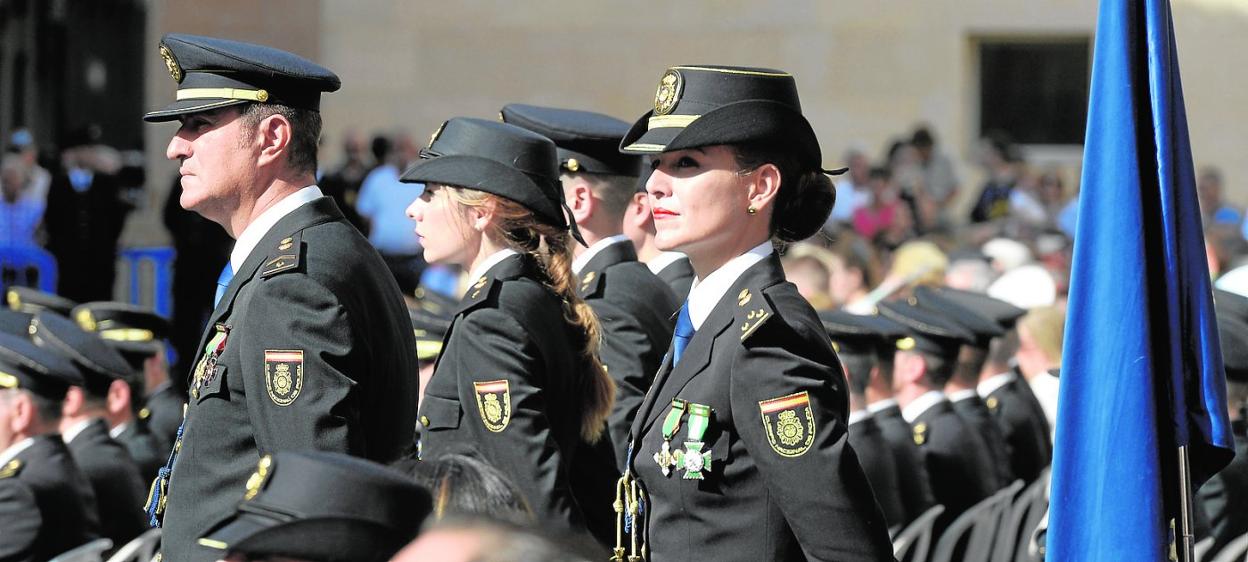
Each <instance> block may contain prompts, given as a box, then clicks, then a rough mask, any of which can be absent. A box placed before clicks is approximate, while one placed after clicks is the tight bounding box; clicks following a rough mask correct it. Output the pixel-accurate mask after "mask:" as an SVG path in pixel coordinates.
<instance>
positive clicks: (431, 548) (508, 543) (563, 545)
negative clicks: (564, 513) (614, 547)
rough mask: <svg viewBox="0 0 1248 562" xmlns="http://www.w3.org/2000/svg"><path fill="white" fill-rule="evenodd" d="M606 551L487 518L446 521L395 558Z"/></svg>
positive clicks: (491, 558)
mask: <svg viewBox="0 0 1248 562" xmlns="http://www.w3.org/2000/svg"><path fill="white" fill-rule="evenodd" d="M605 559H606V553H601V552H597V551H596V550H595V549H594V548H592V547H590V546H589V545H588V544H583V543H579V542H575V541H571V540H561V539H559V538H556V537H551V536H547V535H545V534H544V533H543V532H542V531H541V530H538V529H533V528H528V527H520V526H516V525H510V524H506V523H499V522H494V521H486V520H480V519H478V520H473V519H466V520H457V521H443V522H439V523H437V524H435V525H433V526H432V527H431V528H430V529H428V530H426V531H425V532H424V533H422V534H421V536H420V538H418V539H416V540H415V541H414V542H412V544H410V545H408V546H407V547H406V548H404V549H403V550H401V551H399V553H398V554H397V555H395V557H394V559H393V561H394V562H589V561H590V560H605Z"/></svg>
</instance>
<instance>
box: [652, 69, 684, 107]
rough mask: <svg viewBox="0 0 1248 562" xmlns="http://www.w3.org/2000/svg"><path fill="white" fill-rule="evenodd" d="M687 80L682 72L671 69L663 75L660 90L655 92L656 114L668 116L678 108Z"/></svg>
mask: <svg viewBox="0 0 1248 562" xmlns="http://www.w3.org/2000/svg"><path fill="white" fill-rule="evenodd" d="M684 85H685V79H684V78H683V77H682V76H681V75H680V71H678V70H676V69H674V68H669V69H667V72H665V73H663V77H662V78H660V79H659V88H658V90H656V91H655V92H654V114H655V115H667V114H668V113H671V112H672V109H674V108H675V107H676V102H678V101H680V93H681V89H683V88H684Z"/></svg>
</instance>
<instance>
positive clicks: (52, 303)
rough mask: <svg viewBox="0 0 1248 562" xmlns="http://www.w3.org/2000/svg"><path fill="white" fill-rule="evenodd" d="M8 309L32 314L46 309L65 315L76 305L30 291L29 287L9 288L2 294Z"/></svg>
mask: <svg viewBox="0 0 1248 562" xmlns="http://www.w3.org/2000/svg"><path fill="white" fill-rule="evenodd" d="M4 298H5V302H6V304H8V305H9V309H11V310H16V311H18V312H26V313H30V314H34V313H36V312H39V311H40V310H44V309H48V310H51V311H53V312H56V313H57V314H62V315H67V314H69V311H70V310H72V309H73V308H74V307H75V306H78V303H76V302H74V301H71V300H69V299H67V298H65V297H62V296H59V295H54V294H52V293H47V292H44V291H40V290H39V289H32V288H30V287H9V289H8V290H7V291H5V294H4Z"/></svg>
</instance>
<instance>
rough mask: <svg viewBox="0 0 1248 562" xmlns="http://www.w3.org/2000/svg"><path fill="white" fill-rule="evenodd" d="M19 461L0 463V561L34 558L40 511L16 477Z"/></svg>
mask: <svg viewBox="0 0 1248 562" xmlns="http://www.w3.org/2000/svg"><path fill="white" fill-rule="evenodd" d="M21 469H22V466H21V464H20V463H13V462H11V461H10V462H9V463H6V466H0V529H4V532H3V533H0V560H3V561H4V562H28V561H32V560H34V555H35V554H34V547H35V539H37V538H38V537H39V528H40V527H42V526H43V514H42V513H40V512H39V504H37V503H35V493H34V492H32V491H31V489H30V486H27V485H26V484H24V483H22V481H21V480H18V479H17V478H16V477H17V475H18V473H19V472H20V471H21Z"/></svg>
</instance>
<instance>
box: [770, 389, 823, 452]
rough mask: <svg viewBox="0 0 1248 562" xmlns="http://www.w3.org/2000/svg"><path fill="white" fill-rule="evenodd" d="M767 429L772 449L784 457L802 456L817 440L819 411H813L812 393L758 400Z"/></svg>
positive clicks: (803, 392)
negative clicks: (817, 413)
mask: <svg viewBox="0 0 1248 562" xmlns="http://www.w3.org/2000/svg"><path fill="white" fill-rule="evenodd" d="M758 409H759V412H760V413H761V414H762V418H763V431H764V432H765V433H766V434H767V441H768V442H769V443H771V449H772V450H773V451H775V452H776V454H778V455H780V456H782V457H800V456H802V455H803V454H805V453H806V451H808V450H810V446H811V445H812V444H813V443H814V442H815V414H814V412H811V411H810V394H809V393H807V392H805V391H802V392H798V393H797V394H790V395H788V396H781V397H779V398H772V399H771V400H763V401H762V402H759V403H758Z"/></svg>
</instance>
